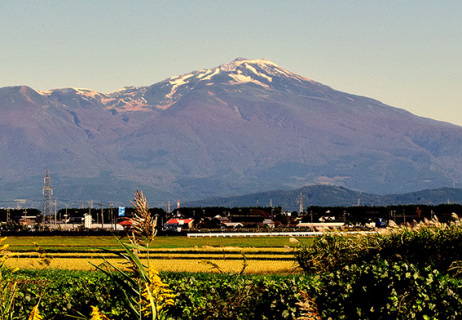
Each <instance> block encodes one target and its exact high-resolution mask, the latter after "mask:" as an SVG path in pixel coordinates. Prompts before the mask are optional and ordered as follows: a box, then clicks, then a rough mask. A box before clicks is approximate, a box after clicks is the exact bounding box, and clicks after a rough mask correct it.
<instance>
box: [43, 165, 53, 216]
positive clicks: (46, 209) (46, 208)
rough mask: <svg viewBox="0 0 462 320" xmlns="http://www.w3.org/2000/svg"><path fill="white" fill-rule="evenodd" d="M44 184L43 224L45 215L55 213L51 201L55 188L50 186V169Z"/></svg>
mask: <svg viewBox="0 0 462 320" xmlns="http://www.w3.org/2000/svg"><path fill="white" fill-rule="evenodd" d="M43 184H44V186H43V224H45V217H46V216H51V215H52V214H53V211H52V210H53V203H52V202H51V196H52V195H53V189H52V188H51V186H50V173H49V172H48V170H47V172H46V174H45V178H44V179H43Z"/></svg>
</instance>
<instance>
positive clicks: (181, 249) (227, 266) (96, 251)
mask: <svg viewBox="0 0 462 320" xmlns="http://www.w3.org/2000/svg"><path fill="white" fill-rule="evenodd" d="M301 240H303V241H304V242H305V243H306V242H307V241H310V240H308V239H301ZM122 241H124V239H122ZM6 242H7V243H8V244H10V247H9V250H10V254H11V256H10V258H9V259H8V260H7V263H6V264H7V266H10V267H18V268H21V269H45V268H52V269H62V270H63V269H65V270H95V265H101V264H102V263H104V261H109V262H110V263H112V264H114V265H116V266H118V267H122V266H123V265H122V264H121V263H122V262H123V261H122V260H121V259H120V258H118V257H117V256H116V255H115V254H113V253H111V252H107V250H110V251H119V252H120V251H121V250H122V249H121V248H120V246H119V245H118V242H117V240H116V239H115V238H114V237H8V239H7V241H6ZM298 245H299V244H297V243H294V242H293V240H292V241H290V239H289V238H288V237H266V238H194V239H193V238H189V239H188V238H186V237H156V238H155V240H154V241H153V242H152V243H151V245H150V250H149V260H150V264H151V265H154V266H155V267H156V268H157V269H158V270H159V271H171V272H217V269H216V268H215V269H214V268H213V265H215V266H218V267H219V269H220V270H221V271H222V272H234V273H236V272H240V271H241V270H242V267H243V263H244V256H245V261H246V264H247V266H246V269H245V271H246V273H252V274H270V273H276V274H288V273H294V272H295V273H297V272H300V269H299V268H298V265H297V263H296V262H295V260H294V255H293V250H294V249H295V248H296V247H297V246H298ZM103 249H104V250H103ZM140 258H141V259H143V260H144V261H147V260H146V259H147V258H148V255H147V253H146V251H145V252H141V253H140ZM207 261H208V262H207Z"/></svg>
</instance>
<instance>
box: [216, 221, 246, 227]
mask: <svg viewBox="0 0 462 320" xmlns="http://www.w3.org/2000/svg"><path fill="white" fill-rule="evenodd" d="M221 225H222V226H223V227H225V228H233V229H236V228H242V227H243V226H244V225H243V224H242V223H240V222H223V223H222V224H221Z"/></svg>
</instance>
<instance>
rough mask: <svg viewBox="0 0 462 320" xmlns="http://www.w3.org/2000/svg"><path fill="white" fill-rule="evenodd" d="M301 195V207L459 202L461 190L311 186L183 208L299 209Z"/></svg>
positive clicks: (222, 199)
mask: <svg viewBox="0 0 462 320" xmlns="http://www.w3.org/2000/svg"><path fill="white" fill-rule="evenodd" d="M300 194H302V199H303V206H304V208H305V209H306V208H307V207H308V206H354V205H358V204H359V205H364V206H388V205H399V204H426V205H438V204H443V203H448V202H450V203H457V204H462V189H456V188H439V189H430V190H422V191H418V192H411V193H405V194H390V195H382V196H380V195H375V194H371V193H364V192H358V191H353V190H350V189H347V188H344V187H336V186H327V185H313V186H305V187H303V188H299V189H295V190H290V191H288V190H275V191H267V192H259V193H253V194H248V195H243V196H234V197H226V198H210V199H206V200H202V201H193V202H186V203H183V206H186V207H231V208H232V207H254V206H262V207H268V206H270V202H271V203H272V205H273V207H277V206H281V207H282V208H283V209H284V210H289V211H293V210H297V211H298V210H299V202H298V199H299V198H300Z"/></svg>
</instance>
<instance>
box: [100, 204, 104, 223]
mask: <svg viewBox="0 0 462 320" xmlns="http://www.w3.org/2000/svg"><path fill="white" fill-rule="evenodd" d="M100 206H101V228H104V212H103V203H102V202H101V203H100Z"/></svg>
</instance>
